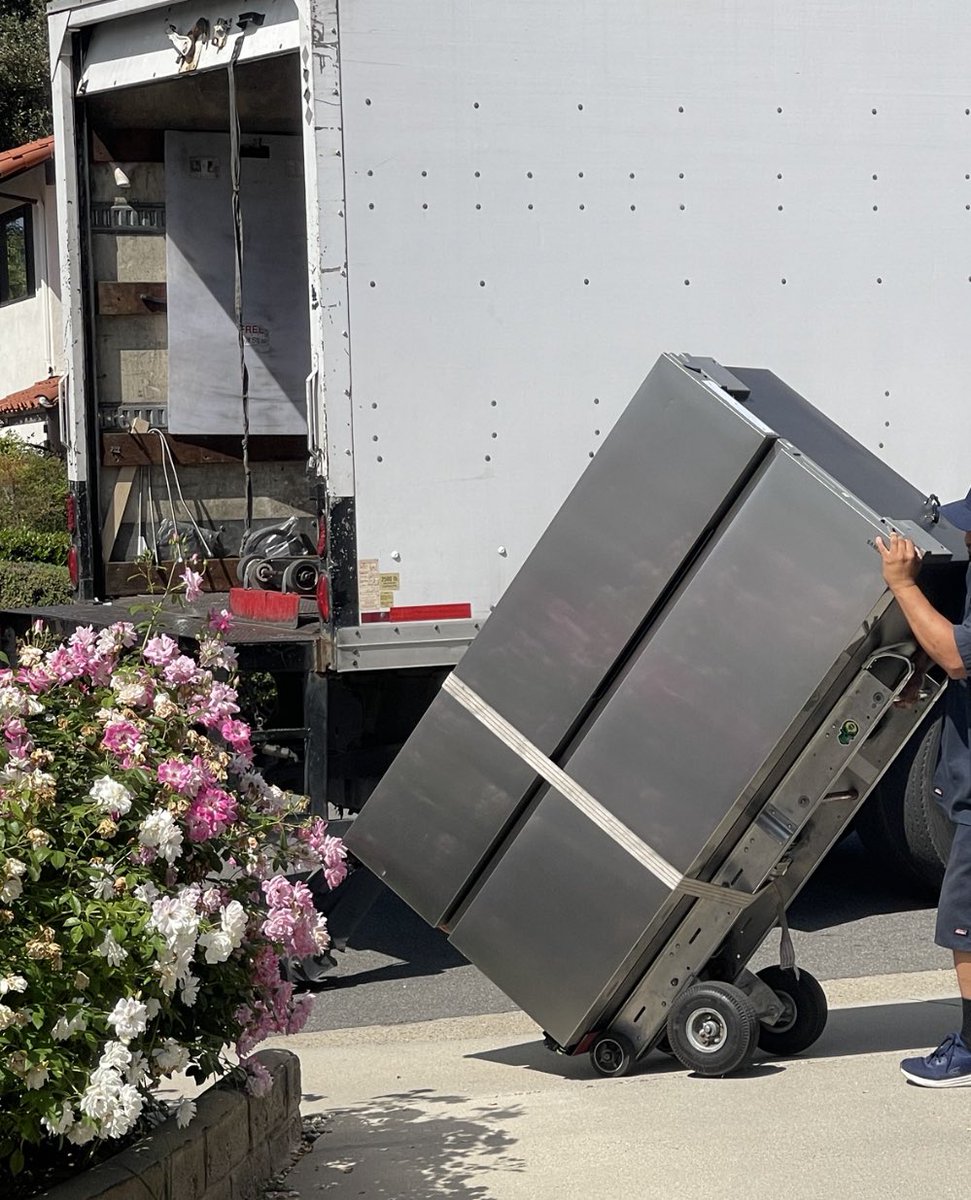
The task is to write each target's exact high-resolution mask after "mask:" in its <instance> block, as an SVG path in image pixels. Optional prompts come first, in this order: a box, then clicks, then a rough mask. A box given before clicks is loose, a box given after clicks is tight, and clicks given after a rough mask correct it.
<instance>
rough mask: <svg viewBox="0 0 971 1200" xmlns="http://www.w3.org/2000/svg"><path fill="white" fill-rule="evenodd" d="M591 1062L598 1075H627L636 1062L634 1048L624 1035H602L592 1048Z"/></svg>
mask: <svg viewBox="0 0 971 1200" xmlns="http://www.w3.org/2000/svg"><path fill="white" fill-rule="evenodd" d="M590 1061H591V1063H593V1069H594V1070H595V1071H596V1072H597V1074H598V1075H606V1076H608V1077H618V1076H620V1075H626V1074H627V1072H628V1071H629V1070H630V1068H631V1064H632V1063H633V1061H634V1047H633V1046H632V1045H631V1044H630V1042H629V1041H628V1040H627V1038H625V1037H624V1035H623V1034H622V1033H602V1034H600V1036H599V1037H598V1038H597V1040H596V1041H595V1042H594V1043H593V1045H592V1046H591V1047H590Z"/></svg>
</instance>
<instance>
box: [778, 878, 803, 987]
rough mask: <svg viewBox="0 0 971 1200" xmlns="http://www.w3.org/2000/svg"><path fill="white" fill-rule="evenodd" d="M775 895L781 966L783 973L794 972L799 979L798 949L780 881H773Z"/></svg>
mask: <svg viewBox="0 0 971 1200" xmlns="http://www.w3.org/2000/svg"><path fill="white" fill-rule="evenodd" d="M772 886H773V887H774V888H775V894H776V896H777V897H778V898H779V930H780V933H779V966H780V967H781V968H782V969H783V971H792V972H793V974H794V975H795V977H796V978H797V979H798V978H799V968H798V967H797V966H796V948H795V946H794V945H793V944H792V934H791V933H790V932H789V919H788V917H787V916H786V902H785V897H784V896H783V895H782V888H781V887H779V881H778V879H773V880H772Z"/></svg>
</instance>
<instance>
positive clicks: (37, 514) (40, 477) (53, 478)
mask: <svg viewBox="0 0 971 1200" xmlns="http://www.w3.org/2000/svg"><path fill="white" fill-rule="evenodd" d="M66 500H67V468H66V467H65V465H64V463H63V461H62V460H61V459H60V458H57V457H56V456H55V455H53V454H48V453H47V452H46V451H43V450H39V449H37V448H36V447H34V446H27V445H25V444H24V443H23V442H21V441H19V439H17V438H15V437H12V436H10V435H7V436H4V437H0V529H17V528H20V527H21V526H22V525H27V526H29V527H30V528H31V529H36V530H38V531H39V532H42V533H60V532H63V530H64V505H65V502H66ZM4 557H5V556H4Z"/></svg>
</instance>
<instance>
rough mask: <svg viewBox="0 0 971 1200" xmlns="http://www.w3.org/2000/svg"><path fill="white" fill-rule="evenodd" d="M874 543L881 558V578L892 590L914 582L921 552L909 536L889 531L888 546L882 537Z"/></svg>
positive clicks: (894, 590) (918, 568)
mask: <svg viewBox="0 0 971 1200" xmlns="http://www.w3.org/2000/svg"><path fill="white" fill-rule="evenodd" d="M874 545H875V546H876V548H877V550H878V552H879V554H880V557H881V558H882V559H883V578H884V580H885V582H886V584H887V587H888V588H890V590H891V591H892V592H896V591H898V590H899V589H900V588H905V587H909V586H910V585H911V584H913V583H915V582H916V580H917V572H918V571H919V570H920V559H921V554H920V551H919V550H918V549H917V547H916V546H915V545H914V543H913V542H912V541H911V540H910V538H905V537H901V536H900V534H899V533H891V535H890V545H889V546H888V545H887V544H886V542H884V540H883V538H882V537H878V538H877V539H876V541H875V542H874Z"/></svg>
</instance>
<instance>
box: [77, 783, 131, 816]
mask: <svg viewBox="0 0 971 1200" xmlns="http://www.w3.org/2000/svg"><path fill="white" fill-rule="evenodd" d="M88 795H89V796H90V797H91V799H92V800H93V801H94V802H95V804H97V806H98V808H99V809H100V810H101V811H102V812H106V813H107V812H115V813H122V814H124V813H126V812H128V810H129V809H130V808H131V802H132V794H131V792H130V791H129V790H128V788H126V787H125V785H124V784H123V783H119V782H118V780H117V779H112V778H111V776H110V775H102V776H101V778H100V779H96V780H95V781H94V783H93V784H92V785H91V789H90V791H89V792H88Z"/></svg>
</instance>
